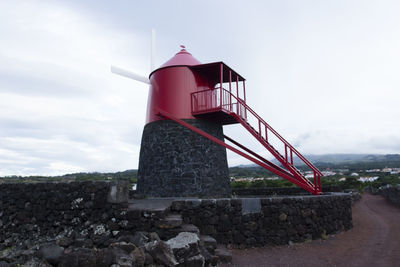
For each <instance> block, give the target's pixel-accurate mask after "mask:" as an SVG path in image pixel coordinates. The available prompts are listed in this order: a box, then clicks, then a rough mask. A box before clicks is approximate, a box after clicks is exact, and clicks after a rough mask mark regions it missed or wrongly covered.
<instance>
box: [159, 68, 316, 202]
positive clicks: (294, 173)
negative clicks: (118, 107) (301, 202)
mask: <svg viewBox="0 0 400 267" xmlns="http://www.w3.org/2000/svg"><path fill="white" fill-rule="evenodd" d="M218 64H221V65H220V66H221V67H220V68H221V69H220V70H221V72H220V83H219V86H217V87H216V88H214V89H209V90H203V91H198V92H194V93H192V94H191V107H192V115H193V116H195V117H198V118H204V119H208V120H213V121H216V122H218V123H222V124H223V125H226V124H233V123H240V124H241V125H242V126H243V127H244V128H245V129H246V130H247V131H248V132H249V133H251V134H252V135H253V136H254V137H255V138H256V139H257V140H258V142H259V143H261V144H262V145H263V146H264V147H265V148H266V149H267V150H268V151H269V152H270V153H271V154H272V155H273V156H274V157H275V158H276V159H277V160H278V161H279V163H280V165H281V166H278V165H277V164H274V163H272V162H270V161H268V160H267V159H265V158H264V157H262V156H260V155H259V154H257V153H255V152H254V151H251V150H250V149H248V148H247V147H245V146H244V145H242V144H240V143H238V142H236V141H235V140H233V139H232V138H230V137H228V136H224V137H225V140H228V141H229V142H231V143H232V144H233V145H235V146H236V147H234V146H232V145H229V144H227V143H225V142H224V141H223V140H220V139H218V138H216V137H214V136H212V135H210V134H208V133H206V132H204V131H202V130H200V129H198V128H196V127H194V126H193V125H191V124H189V123H187V122H185V121H183V120H180V119H178V118H176V117H174V116H173V115H172V114H169V113H168V112H165V111H163V110H160V109H159V110H158V114H159V115H161V116H163V117H166V118H168V119H172V120H174V121H176V122H178V123H180V124H182V125H183V126H185V127H187V128H189V129H191V130H193V131H195V132H197V133H198V134H200V135H203V136H204V137H206V138H208V139H210V140H212V141H214V142H216V143H218V144H220V145H222V146H224V147H226V148H228V149H230V150H232V151H233V152H235V153H237V154H239V155H241V156H243V157H245V158H247V159H249V160H251V161H252V162H254V163H256V164H258V165H260V166H261V167H263V168H265V169H267V170H269V171H271V172H273V173H275V174H277V175H279V176H281V177H282V178H285V179H287V180H289V181H290V182H292V183H294V184H296V185H298V186H300V187H302V188H303V189H305V190H307V191H309V192H311V193H313V194H316V195H318V194H322V190H321V176H323V174H322V173H321V172H320V171H319V170H318V169H317V168H316V167H315V166H314V165H313V164H312V163H311V162H310V161H308V160H307V159H306V158H305V157H304V156H303V155H301V154H300V152H298V151H297V150H296V149H295V148H294V147H293V146H292V145H291V144H289V142H287V141H286V140H285V139H284V138H283V137H282V136H281V135H279V134H278V133H277V132H276V131H275V130H274V129H273V128H272V127H271V126H270V125H269V124H268V123H266V122H265V121H264V120H263V119H262V118H261V117H260V116H259V115H258V114H257V113H256V112H255V111H254V110H253V109H251V108H250V107H249V106H248V105H247V104H246V101H245V99H246V96H245V89H244V78H242V77H241V76H239V75H238V74H236V81H234V82H232V72H233V71H232V70H231V69H229V67H227V66H226V65H224V64H223V63H218ZM218 66H219V65H218ZM223 67H224V68H225V70H226V69H228V72H224V71H225V70H223ZM239 81H242V82H243V97H244V99H241V98H240V97H239ZM226 82H229V84H228V85H229V90H226V89H225V88H224V87H223V84H224V83H226ZM235 83H236V86H235V87H236V94H234V93H232V92H233V91H234V90H232V88H231V87H233V86H232V85H235ZM273 144H274V146H273ZM295 157H297V158H298V159H299V160H300V161H302V162H303V163H304V164H305V165H306V166H308V168H309V170H310V172H311V174H312V175H313V179H312V181H310V180H309V179H308V178H306V177H305V175H304V174H303V173H302V172H301V171H300V170H298V169H297V168H296V167H295V165H294V158H295Z"/></svg>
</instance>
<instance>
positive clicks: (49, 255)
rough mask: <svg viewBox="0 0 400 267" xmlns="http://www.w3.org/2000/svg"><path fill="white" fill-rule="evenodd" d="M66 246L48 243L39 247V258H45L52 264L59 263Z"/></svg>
mask: <svg viewBox="0 0 400 267" xmlns="http://www.w3.org/2000/svg"><path fill="white" fill-rule="evenodd" d="M63 253H64V248H62V247H60V246H59V245H56V244H48V245H44V246H42V247H40V248H39V251H38V253H37V255H38V257H39V258H42V259H45V260H46V261H48V262H49V263H50V264H53V265H57V264H58V263H59V262H60V259H61V257H62V256H63Z"/></svg>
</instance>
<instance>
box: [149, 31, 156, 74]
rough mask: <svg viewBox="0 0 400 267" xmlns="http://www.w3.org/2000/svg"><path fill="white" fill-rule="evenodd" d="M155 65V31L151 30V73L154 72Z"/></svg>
mask: <svg viewBox="0 0 400 267" xmlns="http://www.w3.org/2000/svg"><path fill="white" fill-rule="evenodd" d="M155 65H156V30H155V29H151V58H150V67H151V71H153V70H154V68H155Z"/></svg>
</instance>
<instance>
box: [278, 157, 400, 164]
mask: <svg viewBox="0 0 400 267" xmlns="http://www.w3.org/2000/svg"><path fill="white" fill-rule="evenodd" d="M304 156H305V157H306V158H307V159H308V160H309V161H311V162H312V163H313V164H353V163H376V162H400V154H387V155H381V154H323V155H304ZM273 162H275V163H277V162H278V161H277V160H276V159H274V160H273ZM294 164H295V165H299V166H300V165H304V163H303V162H302V161H301V160H300V159H298V158H297V157H296V158H294Z"/></svg>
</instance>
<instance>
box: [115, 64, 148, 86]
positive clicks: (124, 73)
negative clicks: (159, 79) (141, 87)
mask: <svg viewBox="0 0 400 267" xmlns="http://www.w3.org/2000/svg"><path fill="white" fill-rule="evenodd" d="M111 72H112V73H115V74H118V75H121V76H124V77H126V78H131V79H134V80H136V81H139V82H143V83H147V84H150V80H149V78H147V77H145V76H142V75H139V74H136V73H134V72H132V71H129V70H124V69H121V68H119V67H115V66H111Z"/></svg>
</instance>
